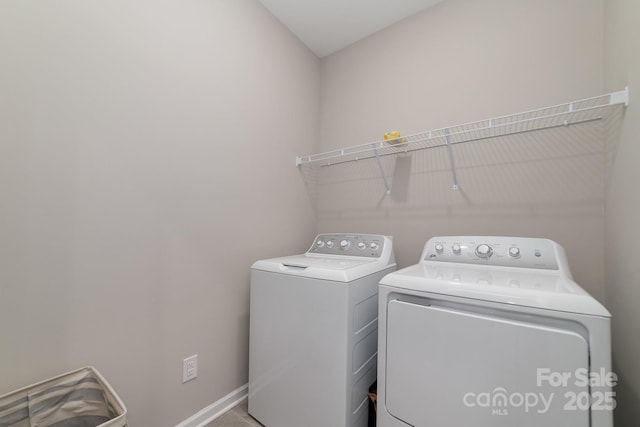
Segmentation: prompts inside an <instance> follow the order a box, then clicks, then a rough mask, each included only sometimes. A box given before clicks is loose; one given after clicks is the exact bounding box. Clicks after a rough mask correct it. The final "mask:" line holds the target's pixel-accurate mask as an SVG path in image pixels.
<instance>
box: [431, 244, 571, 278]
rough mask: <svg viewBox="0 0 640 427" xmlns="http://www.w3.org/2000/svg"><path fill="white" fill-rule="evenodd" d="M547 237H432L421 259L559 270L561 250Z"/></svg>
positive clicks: (562, 254) (562, 253)
mask: <svg viewBox="0 0 640 427" xmlns="http://www.w3.org/2000/svg"><path fill="white" fill-rule="evenodd" d="M558 248H559V245H558V244H557V243H555V242H553V241H551V240H548V239H536V238H525V237H487V236H464V237H462V236H449V237H434V238H432V239H430V240H429V241H428V242H427V244H426V245H425V247H424V252H423V256H422V260H423V261H441V262H456V263H464V264H484V265H494V266H504V267H522V268H538V269H545V270H558V269H559V267H558V264H559V260H558V258H559V257H561V256H564V251H562V252H561V249H560V250H558Z"/></svg>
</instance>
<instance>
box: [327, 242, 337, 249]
mask: <svg viewBox="0 0 640 427" xmlns="http://www.w3.org/2000/svg"><path fill="white" fill-rule="evenodd" d="M335 245H336V243H335V242H334V241H333V240H329V241H328V242H327V247H328V248H329V249H331V248H333V247H334V246H335Z"/></svg>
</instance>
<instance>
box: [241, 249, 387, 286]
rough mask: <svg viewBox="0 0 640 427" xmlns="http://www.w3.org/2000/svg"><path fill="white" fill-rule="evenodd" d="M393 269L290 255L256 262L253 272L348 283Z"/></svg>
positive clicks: (364, 261)
mask: <svg viewBox="0 0 640 427" xmlns="http://www.w3.org/2000/svg"><path fill="white" fill-rule="evenodd" d="M390 267H395V263H389V262H387V261H385V260H380V259H375V258H373V259H372V258H360V257H348V256H335V255H325V256H318V255H313V254H312V255H309V254H301V255H293V256H288V257H282V258H272V259H265V260H261V261H256V262H255V263H254V264H253V265H252V266H251V268H252V269H253V270H261V271H269V272H273V273H282V274H292V275H297V276H302V277H309V278H315V279H323V280H331V281H336V282H350V281H352V280H356V279H359V278H361V277H365V276H369V275H371V274H374V273H377V272H379V271H382V270H384V269H387V268H390Z"/></svg>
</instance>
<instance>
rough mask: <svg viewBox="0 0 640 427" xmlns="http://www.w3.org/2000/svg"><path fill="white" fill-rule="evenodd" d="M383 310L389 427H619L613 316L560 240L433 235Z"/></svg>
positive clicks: (383, 402) (383, 422)
mask: <svg viewBox="0 0 640 427" xmlns="http://www.w3.org/2000/svg"><path fill="white" fill-rule="evenodd" d="M379 301H380V306H379V322H380V328H379V349H378V353H379V354H378V412H377V418H378V424H377V425H378V426H379V427H406V426H414V427H424V426H437V427H449V426H450V427H460V426H476V427H489V426H490V427H514V426H518V427H540V426H549V427H587V426H589V427H611V426H612V425H613V420H612V409H613V408H614V407H615V394H614V392H613V391H612V386H614V385H615V382H616V378H615V375H614V374H612V373H611V343H610V315H609V313H608V312H607V310H606V309H605V308H604V307H603V306H602V305H601V304H600V303H598V302H597V301H596V300H595V299H594V298H592V297H591V296H589V295H588V294H587V293H586V292H585V291H584V290H583V289H582V288H581V287H580V286H578V285H577V284H576V283H575V282H574V281H573V279H572V276H571V273H570V271H569V266H568V263H567V259H566V255H565V252H564V250H563V249H562V247H561V246H559V245H558V244H557V243H555V242H553V241H551V240H546V239H529V238H516V237H436V238H432V239H431V240H429V241H428V242H427V243H426V245H425V247H424V251H423V253H422V257H421V259H420V262H419V263H418V264H417V265H413V266H411V267H407V268H404V269H401V270H398V271H396V272H394V273H391V274H389V275H387V276H385V277H384V278H383V279H382V281H381V283H380V293H379Z"/></svg>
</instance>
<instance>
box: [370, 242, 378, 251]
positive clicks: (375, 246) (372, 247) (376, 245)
mask: <svg viewBox="0 0 640 427" xmlns="http://www.w3.org/2000/svg"><path fill="white" fill-rule="evenodd" d="M369 247H370V248H371V249H372V250H374V251H377V250H378V244H377V243H376V242H371V243H369Z"/></svg>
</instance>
